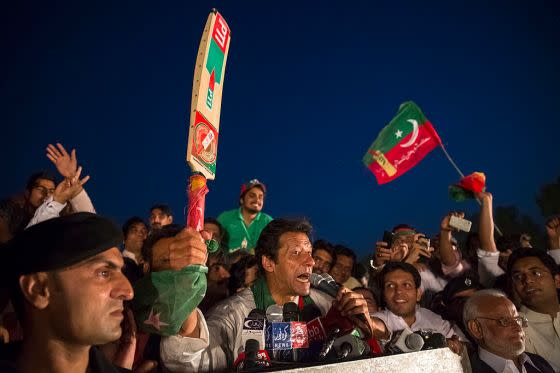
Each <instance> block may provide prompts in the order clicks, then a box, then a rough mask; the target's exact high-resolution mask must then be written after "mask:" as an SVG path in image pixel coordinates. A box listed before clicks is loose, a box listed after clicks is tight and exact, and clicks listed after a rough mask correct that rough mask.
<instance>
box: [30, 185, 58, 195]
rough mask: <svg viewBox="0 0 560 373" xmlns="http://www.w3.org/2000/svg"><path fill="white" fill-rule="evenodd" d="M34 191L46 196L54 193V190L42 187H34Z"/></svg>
mask: <svg viewBox="0 0 560 373" xmlns="http://www.w3.org/2000/svg"><path fill="white" fill-rule="evenodd" d="M34 189H37V190H38V191H39V192H41V194H46V195H48V196H50V195H51V194H53V193H54V188H52V189H51V188H45V187H44V186H42V185H36V186H35V188H34Z"/></svg>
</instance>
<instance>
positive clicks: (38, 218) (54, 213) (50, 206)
mask: <svg viewBox="0 0 560 373" xmlns="http://www.w3.org/2000/svg"><path fill="white" fill-rule="evenodd" d="M81 173H82V168H81V167H79V168H78V170H77V172H76V173H75V174H74V176H73V177H71V178H67V179H64V180H62V181H61V182H60V183H59V184H58V185H57V186H56V188H55V190H54V193H53V195H52V197H50V198H48V199H47V200H46V201H45V202H44V203H43V204H42V205H41V206H39V207H38V208H37V210H36V211H35V214H34V215H33V218H32V219H31V221H30V222H29V224H28V225H27V227H26V228H29V227H31V226H32V225H35V224H37V223H40V222H42V221H45V220H49V219H52V218H56V217H58V216H59V215H60V212H61V211H62V209H63V208H64V207H65V206H66V203H67V202H68V201H69V200H71V199H72V198H74V197H76V196H77V195H78V194H79V193H81V192H82V191H83V185H84V184H85V183H87V181H88V180H89V175H88V176H86V177H84V178H83V179H81V180H80V176H81Z"/></svg>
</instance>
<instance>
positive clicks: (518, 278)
mask: <svg viewBox="0 0 560 373" xmlns="http://www.w3.org/2000/svg"><path fill="white" fill-rule="evenodd" d="M545 273H550V272H548V271H545V270H544V269H540V268H534V269H531V270H529V271H528V272H527V273H522V272H516V273H514V274H512V275H511V279H512V280H513V281H514V282H518V283H520V282H523V281H525V279H526V278H527V277H530V278H532V279H533V280H535V279H540V278H541V277H543V276H544V274H545Z"/></svg>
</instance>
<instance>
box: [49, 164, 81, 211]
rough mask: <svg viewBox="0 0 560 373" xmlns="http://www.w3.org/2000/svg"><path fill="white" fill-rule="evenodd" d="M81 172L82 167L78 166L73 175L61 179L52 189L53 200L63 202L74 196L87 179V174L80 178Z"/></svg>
mask: <svg viewBox="0 0 560 373" xmlns="http://www.w3.org/2000/svg"><path fill="white" fill-rule="evenodd" d="M81 174H82V167H81V166H80V167H78V170H77V171H76V172H75V174H74V176H73V177H71V178H66V179H64V180H62V181H61V182H60V183H59V184H58V185H57V186H56V188H55V190H54V193H53V200H55V201H56V202H59V203H62V204H64V203H66V202H68V201H69V200H71V199H72V198H74V197H76V196H77V195H78V194H79V193H80V192H81V191H82V189H84V188H83V186H84V184H85V183H87V182H88V180H89V175H88V176H86V177H84V178H83V179H81V180H80V175H81Z"/></svg>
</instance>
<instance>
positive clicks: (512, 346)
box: [463, 289, 554, 373]
mask: <svg viewBox="0 0 560 373" xmlns="http://www.w3.org/2000/svg"><path fill="white" fill-rule="evenodd" d="M463 319H464V323H465V328H466V329H467V330H468V333H469V334H470V335H471V336H472V337H473V339H474V340H476V342H477V344H478V351H477V353H472V354H471V356H470V359H471V367H472V369H473V372H480V373H493V372H498V373H537V372H540V373H552V372H554V370H553V368H552V367H551V366H550V364H549V363H548V362H547V361H546V360H545V359H543V358H542V357H541V356H539V355H535V354H531V353H528V352H525V332H524V330H523V328H526V327H527V319H526V318H525V317H524V316H520V315H519V314H518V313H517V310H516V308H515V305H514V304H513V303H512V302H511V301H510V300H509V299H508V298H507V297H506V295H505V294H503V293H502V292H500V291H498V290H494V289H487V290H480V291H478V292H476V293H475V294H474V295H472V296H471V297H470V298H469V299H468V300H467V302H466V303H465V308H464V310H463Z"/></svg>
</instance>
